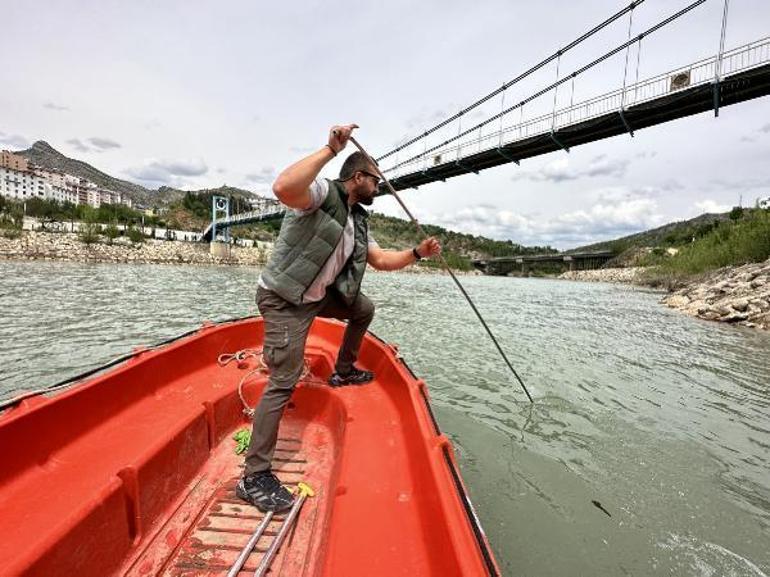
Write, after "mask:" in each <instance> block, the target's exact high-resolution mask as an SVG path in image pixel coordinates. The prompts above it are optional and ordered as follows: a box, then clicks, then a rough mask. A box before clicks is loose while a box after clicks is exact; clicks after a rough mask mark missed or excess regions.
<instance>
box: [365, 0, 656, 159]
mask: <svg viewBox="0 0 770 577" xmlns="http://www.w3.org/2000/svg"><path fill="white" fill-rule="evenodd" d="M642 2H644V0H633V2H631V4H629V5H628V6H626V7H625V8H623V9H622V10H621V11H620V12H617V13H615V14H613V15H612V16H610V17H609V18H607V20H605V21H604V22H602V23H601V24H598V25H597V26H594V27H593V28H592V29H591V30H589V31H588V32H586V33H585V34H583V35H582V36H580V37H579V38H576V39H575V40H573V41H572V42H570V43H569V44H567V45H566V46H565V47H564V48H561V49H559V50H557V51H556V52H554V53H553V54H551V55H550V56H549V57H548V58H546V59H545V60H542V61H540V62H539V63H537V64H535V65H534V66H533V67H532V68H530V69H529V70H527V71H525V72H523V73H521V74H520V75H519V76H517V77H516V78H514V79H513V80H511V81H509V82H505V83H503V85H502V86H501V87H500V88H497V89H495V90H493V91H492V92H490V93H489V94H487V95H486V96H484V97H483V98H480V99H479V100H477V101H476V102H474V103H473V104H470V105H469V106H467V107H465V108H463V109H462V110H460V112H458V113H457V114H454V115H453V116H450V117H449V118H447V119H446V120H442V121H441V122H439V123H438V124H436V125H435V126H433V127H432V128H429V129H428V130H426V131H425V132H423V133H422V134H420V135H419V136H416V137H414V138H412V139H411V140H408V141H407V142H404V143H403V144H400V145H399V146H397V147H396V148H394V149H393V150H391V151H390V152H386V153H385V154H383V155H382V156H380V157H378V158H377V161H378V162H380V161H382V160H383V159H385V158H388V157H389V156H392V155H393V154H395V153H397V152H398V151H400V150H403V149H404V148H406V147H407V146H409V145H411V144H414V143H415V142H417V141H419V140H421V139H423V138H425V137H426V136H428V135H429V134H432V133H433V132H436V131H437V130H439V129H440V128H443V127H444V126H446V125H447V124H449V123H450V122H453V121H454V120H457V119H458V118H461V117H462V116H463V114H467V113H468V112H470V111H471V110H473V109H474V108H477V107H478V106H481V105H482V104H484V103H485V102H486V101H487V100H489V99H490V98H494V97H495V96H497V95H498V94H500V93H501V92H503V91H505V90H507V89H508V88H510V87H511V86H513V85H514V84H516V83H517V82H519V81H521V80H523V79H524V78H526V77H527V76H529V75H530V74H532V73H534V72H537V71H538V70H540V69H541V68H542V67H543V66H545V65H546V64H549V63H550V62H552V61H553V60H554V59H555V58H559V57H560V56H561V55H562V54H564V53H565V52H568V51H569V50H571V49H573V48H574V47H575V46H577V45H578V44H580V43H581V42H583V41H584V40H587V39H588V38H590V37H591V36H593V35H594V34H596V33H597V32H599V31H600V30H602V29H603V28H606V27H607V26H609V25H610V24H612V23H613V22H615V20H617V19H618V18H620V17H622V16H623V15H625V14H627V13H628V12H629V11H632V10H633V9H634V8H636V7H637V6H639V4H641V3H642Z"/></svg>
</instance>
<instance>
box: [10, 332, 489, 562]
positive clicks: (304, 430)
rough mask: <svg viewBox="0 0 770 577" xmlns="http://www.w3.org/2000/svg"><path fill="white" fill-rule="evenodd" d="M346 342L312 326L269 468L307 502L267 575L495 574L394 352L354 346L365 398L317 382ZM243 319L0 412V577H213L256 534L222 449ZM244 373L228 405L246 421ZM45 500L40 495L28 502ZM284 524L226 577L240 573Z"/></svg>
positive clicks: (447, 458)
mask: <svg viewBox="0 0 770 577" xmlns="http://www.w3.org/2000/svg"><path fill="white" fill-rule="evenodd" d="M343 330H344V326H343V325H341V324H340V323H334V322H330V321H327V320H323V321H319V320H317V321H316V322H315V323H314V326H313V330H312V331H311V334H310V337H309V339H308V342H307V347H306V357H307V358H308V360H309V362H310V370H311V373H310V375H309V376H308V378H307V379H306V380H305V381H304V382H301V383H300V384H299V385H298V387H297V389H296V390H295V392H294V394H293V395H292V399H291V402H290V403H289V405H288V406H287V409H286V412H285V413H284V417H283V419H282V422H281V429H280V431H279V437H280V441H279V444H278V450H277V452H276V459H275V462H274V469H275V471H276V473H277V475H278V477H279V478H280V479H281V480H282V481H283V482H284V483H285V484H287V485H293V484H296V483H297V482H299V481H300V480H301V481H303V482H305V483H307V484H308V485H310V486H311V487H312V488H313V489H314V491H315V496H314V497H311V498H308V499H307V500H306V501H305V504H304V506H303V509H302V511H301V513H300V516H299V518H298V520H297V523H296V526H295V529H294V530H293V531H292V533H291V534H290V536H289V538H288V539H287V541H286V542H285V543H284V546H283V547H282V550H281V551H280V553H279V555H278V557H277V558H276V559H275V560H274V561H273V565H272V572H271V573H270V574H272V575H281V576H285V577H289V576H292V577H294V576H296V577H299V576H305V577H311V576H313V577H321V576H334V577H345V576H348V575H362V574H365V575H367V576H368V577H379V576H382V577H385V576H388V577H392V576H397V575H404V576H406V575H409V576H414V575H420V576H424V577H427V576H442V577H451V576H454V575H497V574H498V573H497V569H496V566H495V564H494V559H493V558H492V556H491V553H490V552H489V550H488V548H487V545H486V541H485V539H484V536H483V533H482V532H481V530H480V527H478V524H477V521H476V519H475V515H474V514H473V511H472V508H471V506H470V502H469V501H468V499H467V496H466V494H465V491H464V488H463V486H462V482H461V480H460V478H459V474H458V473H457V469H456V464H455V462H454V457H453V455H452V451H451V445H450V443H449V441H448V439H447V438H446V437H445V436H444V435H442V434H441V433H440V431H439V430H438V427H437V425H436V423H435V421H434V420H433V417H432V414H431V412H430V407H429V405H428V402H427V390H426V387H425V383H424V382H422V381H420V380H418V379H416V378H415V377H414V376H413V375H412V374H411V373H410V372H409V370H408V368H406V367H405V365H404V364H403V363H401V362H400V361H399V360H398V358H397V356H396V354H395V350H394V349H393V348H392V347H390V346H389V345H387V344H385V343H383V342H382V341H379V340H377V339H376V338H373V337H372V336H367V338H366V339H365V342H364V344H363V347H362V349H361V356H360V359H359V364H360V365H361V366H362V367H364V368H366V369H369V370H373V371H374V372H375V373H376V375H377V378H376V379H375V380H374V381H373V382H372V383H369V384H367V385H364V386H350V387H343V388H340V389H335V388H331V387H329V386H327V385H326V384H325V379H326V378H327V377H328V376H329V374H330V373H331V370H332V367H333V363H334V356H335V355H336V352H337V348H338V346H339V344H338V343H339V342H340V341H341V337H342V332H343ZM261 331H262V325H261V321H259V320H245V321H239V322H236V323H231V324H226V325H218V326H211V327H204V328H203V329H201V330H200V331H199V332H198V333H196V334H194V335H192V336H189V337H185V338H182V339H180V340H178V341H175V342H174V343H173V344H171V345H168V346H166V347H163V348H161V349H157V350H155V351H147V352H144V353H142V354H140V355H137V356H136V357H135V358H134V359H132V360H130V361H128V362H127V363H125V364H124V365H121V366H120V367H117V368H115V369H112V370H110V371H109V372H108V373H105V374H104V375H101V376H98V377H95V378H93V379H91V380H89V381H88V382H85V383H83V384H81V385H79V386H77V387H75V388H73V389H71V390H69V391H67V392H65V393H62V394H60V395H58V396H57V397H54V398H52V399H47V398H44V397H34V398H30V399H27V400H25V401H23V402H22V403H20V404H19V405H18V406H17V407H15V408H13V409H11V410H9V411H6V412H5V413H3V414H0V445H2V446H5V447H12V448H13V451H12V452H11V453H10V454H9V455H8V458H7V459H6V463H5V464H4V467H3V468H2V469H1V470H0V511H2V514H1V515H0V531H2V533H3V535H5V537H4V539H3V540H0V559H3V564H4V567H3V570H2V571H0V572H2V573H3V575H8V576H22V575H23V576H24V577H36V576H46V577H47V576H49V575H52V574H63V575H78V577H105V576H108V575H112V576H118V575H120V576H142V577H149V576H158V575H169V576H170V575H174V576H190V577H192V576H213V575H225V574H226V573H227V571H228V570H229V568H230V567H231V566H232V564H233V561H234V560H235V559H236V558H237V557H238V555H239V553H240V551H241V549H242V547H243V545H244V544H245V543H246V542H247V541H248V540H249V537H250V536H251V534H252V533H253V531H254V530H255V528H256V527H257V525H258V524H259V521H260V519H261V518H262V517H261V514H260V513H259V512H258V510H257V509H256V508H254V507H252V506H250V505H248V504H246V503H243V502H241V501H240V500H239V499H238V498H237V497H236V496H235V494H234V486H235V482H236V480H237V479H238V477H239V476H240V475H241V470H242V469H241V467H242V462H243V458H242V456H239V455H236V454H235V451H234V449H235V446H236V443H235V442H234V440H233V439H232V436H233V434H234V433H235V432H236V431H237V430H240V429H242V428H244V427H249V426H250V423H249V421H248V419H247V418H246V417H245V415H244V414H243V412H242V409H243V406H242V403H241V400H240V398H239V395H238V390H237V389H238V387H237V385H238V383H239V382H240V381H241V379H242V378H243V377H244V375H246V374H247V373H248V371H249V370H250V369H252V368H254V366H253V365H254V360H253V359H252V360H251V362H250V363H241V364H240V366H239V365H238V364H237V363H235V362H233V363H230V364H228V365H226V366H224V367H221V366H219V365H218V364H217V358H218V357H219V355H221V354H223V353H234V352H235V351H238V350H241V349H246V348H258V347H259V346H260V344H261V339H262V334H261ZM265 384H266V376H265V375H262V374H257V375H255V376H253V377H252V378H250V379H248V380H247V381H246V384H245V385H244V387H243V395H244V398H245V401H246V402H247V404H248V405H249V406H254V405H255V404H256V402H257V400H258V399H259V397H260V395H261V393H262V390H263V388H264V386H265ZM45 487H48V488H51V487H54V488H55V492H54V493H53V494H50V493H46V492H45V491H43V492H41V488H45ZM282 518H283V517H282V516H277V517H276V519H275V521H274V522H272V524H271V525H270V527H269V528H268V532H267V534H266V535H265V536H263V538H262V539H261V540H260V541H259V542H258V543H257V546H256V550H255V552H254V553H253V554H252V555H251V556H250V557H249V559H248V560H247V562H246V564H245V566H244V568H243V570H242V572H241V574H242V575H252V574H253V572H254V569H255V568H256V566H257V565H258V564H259V561H260V559H261V555H262V553H263V552H264V550H265V549H266V547H267V545H268V542H269V541H270V540H271V539H272V536H273V535H274V533H275V531H276V529H277V527H278V525H279V524H280V521H281V520H282Z"/></svg>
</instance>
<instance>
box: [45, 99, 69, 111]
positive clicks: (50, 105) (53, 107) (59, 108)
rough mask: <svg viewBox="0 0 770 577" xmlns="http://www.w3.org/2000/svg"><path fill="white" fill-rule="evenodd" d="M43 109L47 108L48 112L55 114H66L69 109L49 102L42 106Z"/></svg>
mask: <svg viewBox="0 0 770 577" xmlns="http://www.w3.org/2000/svg"><path fill="white" fill-rule="evenodd" d="M43 108H47V109H48V110H55V111H56V112H66V111H68V110H69V109H70V107H69V106H63V105H61V104H56V103H55V102H51V101H50V100H49V101H48V102H46V103H45V104H43Z"/></svg>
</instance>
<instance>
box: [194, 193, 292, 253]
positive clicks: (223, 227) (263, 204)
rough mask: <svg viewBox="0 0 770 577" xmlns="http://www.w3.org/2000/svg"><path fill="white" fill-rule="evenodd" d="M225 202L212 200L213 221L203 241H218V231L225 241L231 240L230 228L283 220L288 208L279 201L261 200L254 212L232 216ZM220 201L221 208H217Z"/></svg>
mask: <svg viewBox="0 0 770 577" xmlns="http://www.w3.org/2000/svg"><path fill="white" fill-rule="evenodd" d="M223 200H226V199H224V198H222V197H214V198H213V199H212V204H213V207H212V219H211V223H210V224H209V225H208V226H207V227H206V229H205V230H204V231H203V236H202V237H201V240H202V241H205V242H211V241H213V240H216V238H217V231H220V232H222V233H223V235H224V237H225V240H229V231H230V228H232V227H234V226H238V225H245V224H253V223H255V222H264V221H266V220H273V219H276V218H282V217H283V215H284V214H285V213H286V207H285V206H284V205H283V204H281V203H280V202H278V201H277V200H272V199H269V198H261V199H260V203H259V205H258V206H257V207H256V208H255V209H254V210H250V211H248V212H240V213H238V214H234V215H230V210H229V203H222V202H221V201H223ZM218 201H220V204H219V207H218V206H217V203H218ZM225 207H226V208H225ZM219 212H223V213H224V214H223V216H222V217H221V218H219V217H218V213H219Z"/></svg>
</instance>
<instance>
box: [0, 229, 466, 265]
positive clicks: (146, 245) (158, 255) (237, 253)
mask: <svg viewBox="0 0 770 577" xmlns="http://www.w3.org/2000/svg"><path fill="white" fill-rule="evenodd" d="M217 249H218V250H217V251H216V253H215V254H212V251H211V249H210V247H209V244H208V243H195V242H184V241H176V240H158V239H145V240H144V242H141V243H132V242H130V241H129V240H128V239H126V238H124V237H119V238H117V239H115V240H114V241H113V242H112V243H111V244H110V243H107V242H106V241H101V242H95V243H91V244H86V243H84V242H82V241H81V240H80V238H79V237H78V235H77V234H74V233H52V232H39V231H22V232H21V234H20V236H18V237H17V238H7V237H5V236H2V235H0V261H2V260H48V261H70V262H90V263H116V264H117V263H137V264H181V265H227V266H258V267H261V266H264V265H265V264H266V263H267V259H268V258H269V256H270V252H271V249H270V248H264V247H262V248H259V247H253V248H248V247H241V246H230V247H227V246H224V245H219V246H217ZM217 253H223V254H217ZM368 270H369V272H381V271H377V270H375V269H373V268H371V267H368ZM402 272H405V273H413V274H438V275H441V274H447V273H446V272H445V271H444V270H442V269H440V268H432V267H424V266H409V267H406V268H405V269H403V270H402ZM454 272H455V275H479V274H481V273H480V272H479V271H454Z"/></svg>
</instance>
